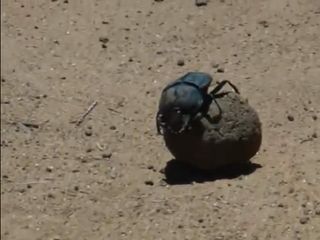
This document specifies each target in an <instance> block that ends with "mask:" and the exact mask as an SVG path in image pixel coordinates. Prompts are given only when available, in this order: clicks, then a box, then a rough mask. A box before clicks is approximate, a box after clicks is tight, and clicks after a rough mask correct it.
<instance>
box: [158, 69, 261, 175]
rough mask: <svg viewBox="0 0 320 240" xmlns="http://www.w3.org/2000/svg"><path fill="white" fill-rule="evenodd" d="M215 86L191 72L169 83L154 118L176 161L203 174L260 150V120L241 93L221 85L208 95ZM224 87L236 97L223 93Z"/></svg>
mask: <svg viewBox="0 0 320 240" xmlns="http://www.w3.org/2000/svg"><path fill="white" fill-rule="evenodd" d="M212 81H213V78H212V76H211V75H210V74H208V73H204V72H188V73H187V74H185V75H183V76H182V77H180V78H178V79H177V80H175V81H173V82H170V83H169V84H168V85H167V86H166V87H165V88H164V89H163V90H162V93H161V97H160V102H159V106H158V112H157V115H156V126H157V131H158V133H159V134H161V135H164V140H165V143H166V146H167V147H168V149H169V150H170V152H171V153H172V154H173V155H174V156H175V158H176V159H177V160H182V161H185V162H188V163H190V164H191V165H194V166H196V167H198V168H203V169H213V168H216V167H219V166H223V165H227V164H232V163H236V162H241V161H244V160H243V159H249V158H251V157H252V156H253V155H254V154H255V153H256V152H257V151H258V149H259V147H260V144H261V124H260V121H259V118H258V115H257V113H256V112H255V111H254V109H253V108H251V107H250V106H249V105H248V104H244V103H245V101H243V99H242V98H241V97H240V94H239V90H238V88H237V87H236V86H235V85H234V84H232V83H231V82H230V81H228V80H222V81H220V82H218V83H217V85H216V86H215V87H214V88H213V89H212V90H211V91H209V87H210V85H211V83H212ZM226 85H229V86H230V87H231V89H232V91H221V90H222V89H223V88H224V87H225V86H226ZM213 109H214V110H213ZM217 116H218V117H217ZM213 118H215V119H218V121H211V120H212V119H213ZM210 119H211V120H210ZM199 125H200V128H199ZM197 126H198V127H197ZM230 152H234V155H232V154H230Z"/></svg>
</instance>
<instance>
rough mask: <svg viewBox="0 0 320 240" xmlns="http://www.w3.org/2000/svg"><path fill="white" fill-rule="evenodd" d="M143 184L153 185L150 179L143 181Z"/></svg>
mask: <svg viewBox="0 0 320 240" xmlns="http://www.w3.org/2000/svg"><path fill="white" fill-rule="evenodd" d="M144 184H146V185H149V186H153V185H154V183H153V181H151V180H147V181H145V182H144Z"/></svg>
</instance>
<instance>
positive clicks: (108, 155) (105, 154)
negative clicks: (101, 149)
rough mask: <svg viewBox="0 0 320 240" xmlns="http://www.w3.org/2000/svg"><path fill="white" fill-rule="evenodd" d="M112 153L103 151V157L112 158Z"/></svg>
mask: <svg viewBox="0 0 320 240" xmlns="http://www.w3.org/2000/svg"><path fill="white" fill-rule="evenodd" d="M111 156H112V153H103V154H102V158H111Z"/></svg>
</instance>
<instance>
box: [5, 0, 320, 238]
mask: <svg viewBox="0 0 320 240" xmlns="http://www.w3.org/2000/svg"><path fill="white" fill-rule="evenodd" d="M1 3H2V11H1V23H2V28H1V35H2V41H1V50H2V53H1V55H2V62H1V68H2V69H1V155H2V156H1V173H2V175H1V239H4V240H7V239H8V240H9V239H10V240H17V239H23V240H29V239H30V240H43V239H49V240H53V239H55V240H64V239H79V240H84V239H133V240H138V239H216V240H223V239H228V240H229V239H231V240H233V239H235V240H242V239H253V240H258V239H259V240H260V239H280V240H282V239H283V240H292V239H293V240H295V239H303V240H308V239H310V240H317V239H320V188H319V184H320V150H319V147H320V124H319V123H320V108H319V105H320V94H319V93H320V77H319V76H320V41H319V39H320V1H319V0H257V1H249V0H245V1H244V0H220V1H219V0H211V1H210V2H209V3H208V5H207V6H202V7H196V6H195V4H194V1H193V0H175V1H169V0H164V1H153V0H108V1H103V0H95V1H85V0H69V1H63V0H51V1H48V0H46V1H45V0H30V1H22V0H15V1H11V0H5V1H1ZM178 62H179V64H177V63H178ZM217 64H219V67H218V68H217ZM218 69H219V70H218ZM195 70H199V71H205V72H208V73H211V74H213V75H214V77H215V79H216V80H221V79H229V80H231V81H232V82H233V83H235V84H236V85H237V86H238V87H239V89H240V91H241V94H242V96H243V97H246V98H248V99H249V102H250V104H251V105H252V106H253V107H254V108H255V109H256V110H257V112H258V113H259V116H260V119H261V122H262V124H263V142H262V147H261V150H260V152H259V153H258V154H257V155H256V156H255V157H254V158H253V159H252V161H253V162H254V163H255V164H256V165H257V166H259V167H257V168H256V169H253V170H252V171H250V172H246V173H243V174H241V173H240V174H235V175H232V176H230V175H228V176H224V175H223V174H218V175H217V176H216V177H208V178H204V179H202V180H201V181H196V180H197V179H196V178H192V176H189V177H190V178H188V179H184V181H180V182H176V181H168V178H170V176H171V177H172V175H173V177H175V176H176V175H179V174H180V173H181V171H182V169H180V168H179V167H178V168H173V169H174V171H173V172H172V171H171V174H168V166H170V164H171V163H172V161H171V159H172V156H171V155H170V154H169V152H168V151H167V149H166V148H165V146H164V142H163V139H162V138H161V136H158V135H157V134H156V128H155V114H156V111H157V104H158V100H159V96H160V92H161V90H162V88H163V87H164V85H165V84H167V83H168V82H169V81H171V80H174V79H175V78H177V77H179V76H181V75H182V74H184V73H186V72H187V71H195ZM94 101H97V102H98V105H97V106H96V107H95V108H94V110H93V111H92V112H91V113H90V114H89V116H88V117H87V118H86V119H85V121H84V122H83V123H82V124H81V125H80V126H76V124H75V123H74V121H76V120H77V119H78V118H79V117H80V116H81V115H82V114H83V113H84V112H85V111H86V109H87V108H88V107H89V106H90V105H91V104H92V103H93V102H94ZM167 163H169V164H168V166H167ZM171 165H172V164H171ZM166 175H167V176H166ZM180 175H181V174H180ZM181 177H186V176H185V175H183V174H182V176H181ZM166 179H167V181H166ZM169 180H170V179H169ZM178 183H179V184H178Z"/></svg>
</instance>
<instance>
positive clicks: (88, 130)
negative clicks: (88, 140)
mask: <svg viewBox="0 0 320 240" xmlns="http://www.w3.org/2000/svg"><path fill="white" fill-rule="evenodd" d="M84 134H85V135H86V136H87V137H90V136H92V130H91V129H87V130H86V131H85V132H84Z"/></svg>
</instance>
